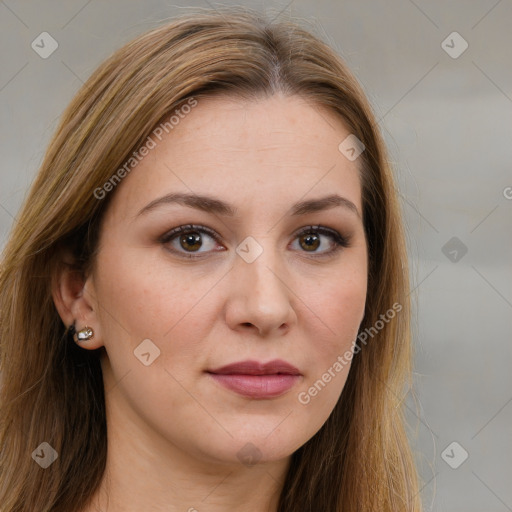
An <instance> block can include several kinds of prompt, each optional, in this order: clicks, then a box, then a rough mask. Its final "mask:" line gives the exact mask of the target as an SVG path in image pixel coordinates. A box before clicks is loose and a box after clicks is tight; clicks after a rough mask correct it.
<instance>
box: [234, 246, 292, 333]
mask: <svg viewBox="0 0 512 512" xmlns="http://www.w3.org/2000/svg"><path fill="white" fill-rule="evenodd" d="M230 276H231V282H230V283H229V295H228V299H227V303H226V311H225V314H226V322H227V324H228V326H229V327H230V328H231V329H233V330H236V331H240V332H242V331H254V332H256V333H257V334H258V335H260V336H262V337H263V336H269V335H271V334H272V333H275V334H278V335H283V334H285V333H286V332H288V331H289V329H290V327H291V326H292V325H293V324H294V323H295V322H296V313H295V309H294V300H295V296H294V294H293V291H292V283H290V276H289V273H287V272H286V271H285V269H284V268H283V266H282V265H280V264H279V262H278V260H277V257H276V256H275V255H274V254H273V253H272V251H270V250H265V251H263V253H262V254H261V255H260V256H259V257H258V258H257V259H256V260H255V261H253V262H252V263H248V262H246V261H245V260H244V259H242V258H241V257H238V256H237V257H236V260H235V263H234V268H233V270H232V271H231V272H230Z"/></svg>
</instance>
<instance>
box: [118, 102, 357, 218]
mask: <svg viewBox="0 0 512 512" xmlns="http://www.w3.org/2000/svg"><path fill="white" fill-rule="evenodd" d="M187 112H188V113H186V114H183V113H182V115H181V116H180V117H179V118H178V117H175V118H174V124H173V125H172V128H169V125H168V127H167V131H166V130H162V129H160V131H159V132H158V133H160V136H159V137H156V136H155V135H154V134H152V135H150V137H151V138H152V140H153V142H154V144H151V146H153V147H152V149H150V150H149V151H148V152H147V155H146V156H144V158H142V159H141V160H140V161H139V162H138V163H137V165H136V166H135V167H134V168H133V170H131V171H130V173H129V174H128V175H127V176H126V177H125V178H124V179H123V181H122V182H121V184H120V185H118V190H117V191H116V197H115V198H113V199H114V201H113V203H114V204H113V207H114V209H115V210H117V211H119V213H121V211H123V214H124V215H128V216H133V214H134V212H135V211H138V210H139V209H140V208H142V207H143V206H144V205H145V204H146V203H147V202H149V201H151V200H153V199H155V197H157V196H160V195H163V194H164V193H169V192H176V191H178V192H188V193H197V194H206V193H208V194H209V195H214V196H217V197H219V198H222V199H224V200H226V201H228V202H230V203H232V204H234V205H236V206H237V207H240V209H241V211H244V207H245V209H247V208H249V207H250V206H254V207H255V208H259V207H262V205H263V204H265V205H266V206H268V204H269V202H272V203H275V204H281V203H286V202H293V203H295V202H297V201H298V200H299V199H301V198H304V197H309V196H311V197H314V196H319V195H326V194H328V193H338V194H340V195H343V196H345V197H347V198H349V199H350V200H351V201H352V202H354V203H355V204H356V206H357V207H358V210H359V211H361V197H360V196H361V191H360V180H359V166H358V162H357V160H356V161H350V160H349V159H347V158H346V157H345V156H344V155H343V154H342V153H341V152H340V150H339V149H338V146H339V145H340V143H341V142H342V141H343V140H344V139H345V138H346V137H347V136H348V135H349V134H350V131H349V129H348V127H347V126H346V125H345V123H344V122H343V120H342V119H341V118H340V117H339V116H337V115H335V114H334V113H333V112H331V111H329V110H327V109H325V108H322V107H319V106H318V105H316V104H314V103H312V102H311V101H309V100H306V99H304V98H301V97H299V96H289V97H285V96H282V95H274V96H271V97H268V98H260V99H257V100H251V101H247V100H240V99H234V98H229V97H224V96H219V97H206V98H198V99H197V105H196V106H195V107H193V108H192V109H190V111H188V109H187ZM176 121H178V122H176ZM167 132H168V133H167ZM153 133H154V132H153ZM160 139H161V140H160ZM249 199H250V200H249Z"/></svg>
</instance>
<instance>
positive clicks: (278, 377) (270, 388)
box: [207, 359, 302, 399]
mask: <svg viewBox="0 0 512 512" xmlns="http://www.w3.org/2000/svg"><path fill="white" fill-rule="evenodd" d="M207 373H208V374H209V375H210V376H211V377H212V378H213V379H214V380H215V381H216V382H217V383H219V384H221V385H222V386H223V387H225V388H227V389H230V390H231V391H234V392H236V393H238V394H239V395H242V396H245V397H248V398H253V399H268V398H275V397H278V396H281V395H282V394H284V393H286V392H287V391H289V390H290V389H291V388H292V387H293V386H294V385H295V384H296V383H297V382H298V380H299V379H300V377H301V376H302V375H301V373H300V371H299V370H298V369H297V368H296V367H295V366H293V365H291V364H289V363H287V362H286V361H283V360H281V359H275V360H273V361H269V362H268V363H261V362H258V361H240V362H237V363H232V364H228V365H226V366H222V367H220V368H216V369H214V370H209V371H208V372H207Z"/></svg>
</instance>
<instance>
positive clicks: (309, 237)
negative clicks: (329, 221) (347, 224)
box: [292, 226, 350, 258]
mask: <svg viewBox="0 0 512 512" xmlns="http://www.w3.org/2000/svg"><path fill="white" fill-rule="evenodd" d="M295 237H296V238H295V240H294V242H293V244H292V247H293V245H295V244H296V243H297V245H298V247H297V246H296V247H295V249H298V250H299V251H300V252H303V253H304V252H308V253H310V254H311V255H312V256H313V257H318V258H321V257H328V256H333V255H335V254H336V253H337V252H338V251H339V250H340V249H342V248H344V247H349V245H350V236H342V235H340V233H338V232H337V231H336V230H334V229H331V228H327V227H325V226H308V227H306V228H303V229H302V230H301V231H299V232H298V233H297V234H296V235H295Z"/></svg>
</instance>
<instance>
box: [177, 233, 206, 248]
mask: <svg viewBox="0 0 512 512" xmlns="http://www.w3.org/2000/svg"><path fill="white" fill-rule="evenodd" d="M180 245H181V247H182V248H183V249H185V250H186V251H188V250H190V251H197V250H199V249H200V248H201V246H202V245H203V242H202V240H201V235H200V234H199V233H197V232H192V233H187V234H185V235H181V236H180Z"/></svg>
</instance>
